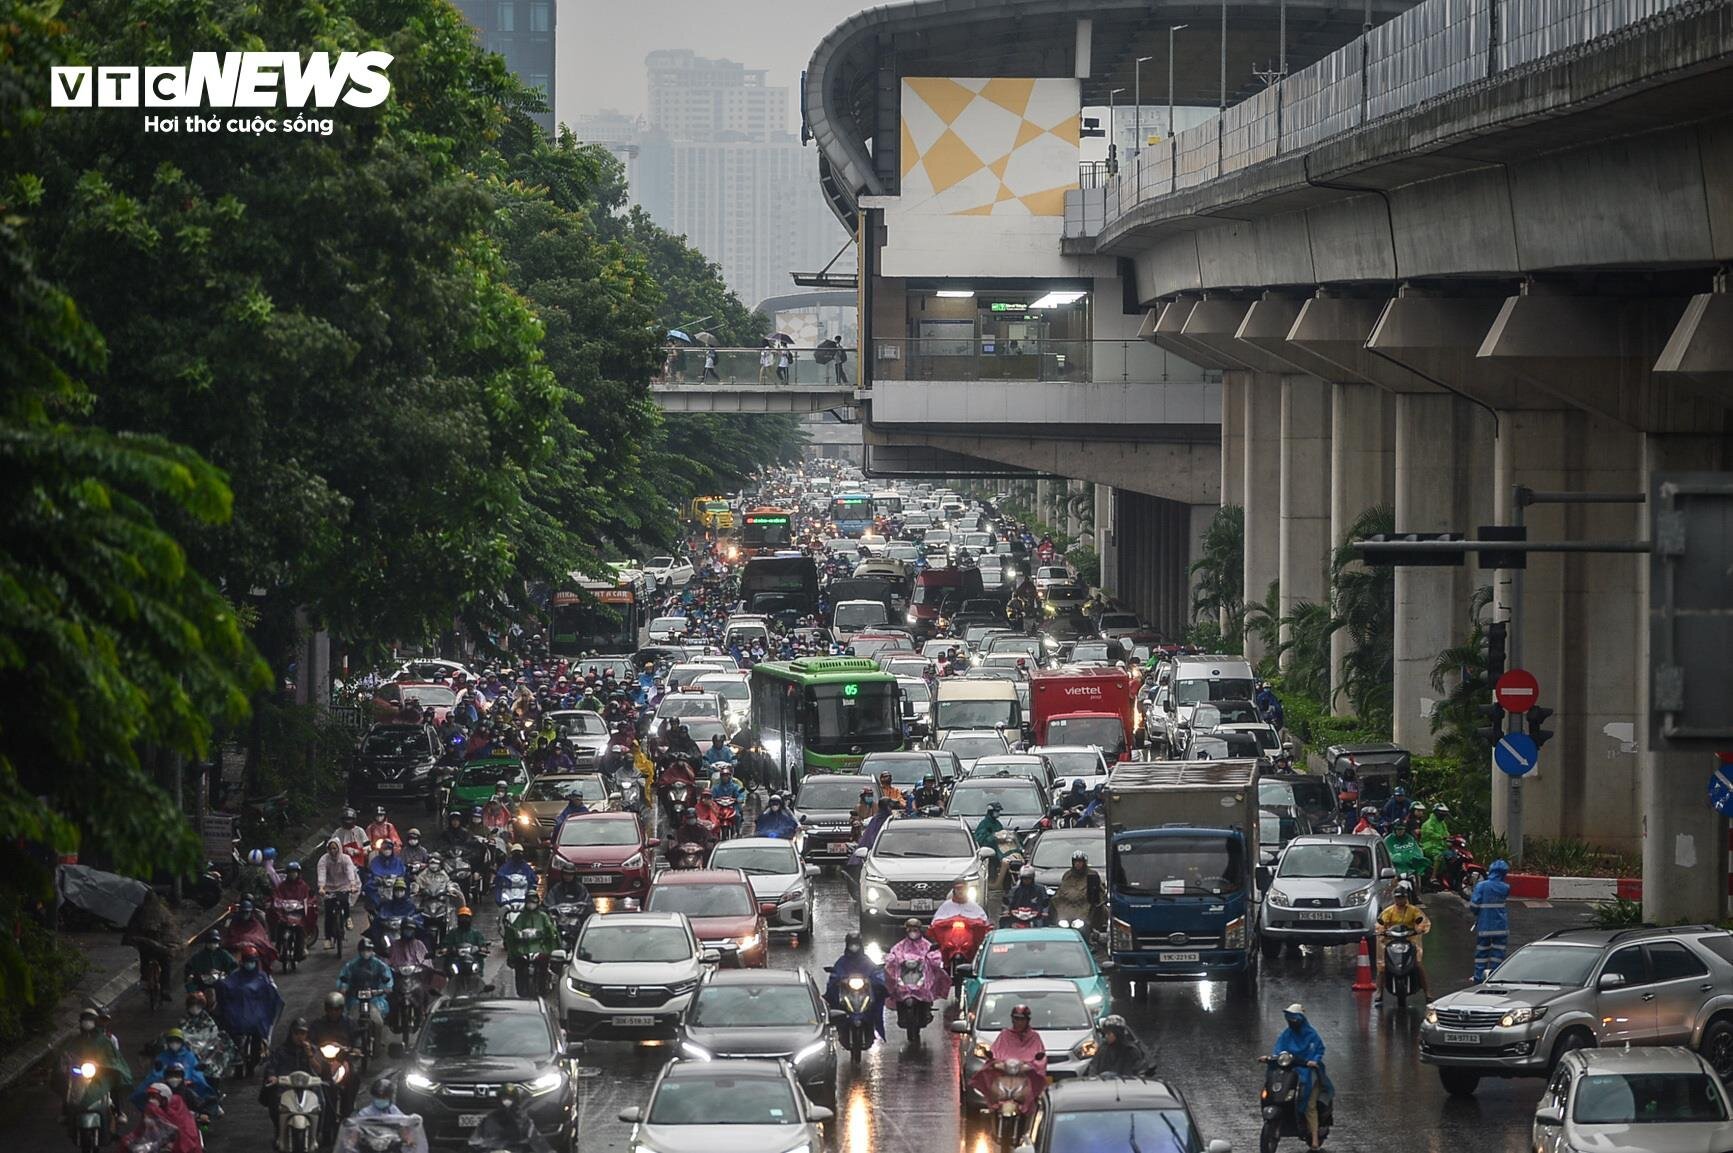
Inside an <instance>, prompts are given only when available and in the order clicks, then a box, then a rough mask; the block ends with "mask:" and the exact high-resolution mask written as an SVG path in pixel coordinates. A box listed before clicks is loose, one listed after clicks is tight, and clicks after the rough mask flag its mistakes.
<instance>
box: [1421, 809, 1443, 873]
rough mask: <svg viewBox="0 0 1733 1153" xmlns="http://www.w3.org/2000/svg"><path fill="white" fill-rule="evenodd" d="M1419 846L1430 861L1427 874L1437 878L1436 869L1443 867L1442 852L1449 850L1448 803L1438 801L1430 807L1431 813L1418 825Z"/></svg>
mask: <svg viewBox="0 0 1733 1153" xmlns="http://www.w3.org/2000/svg"><path fill="white" fill-rule="evenodd" d="M1420 848H1421V850H1422V851H1423V852H1425V854H1426V859H1427V860H1429V861H1431V862H1432V868H1431V870H1430V871H1429V875H1430V876H1431V877H1432V878H1433V879H1437V877H1438V870H1439V869H1441V868H1443V867H1444V854H1446V853H1447V852H1449V851H1450V806H1449V805H1446V804H1444V803H1442V802H1440V803H1439V804H1437V805H1434V806H1433V807H1432V814H1431V815H1430V816H1428V817H1427V818H1426V822H1425V823H1424V824H1422V825H1421V826H1420Z"/></svg>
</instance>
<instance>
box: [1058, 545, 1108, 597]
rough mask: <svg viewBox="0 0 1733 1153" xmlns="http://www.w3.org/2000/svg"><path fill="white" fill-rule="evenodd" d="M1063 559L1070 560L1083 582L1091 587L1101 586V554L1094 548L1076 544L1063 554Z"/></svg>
mask: <svg viewBox="0 0 1733 1153" xmlns="http://www.w3.org/2000/svg"><path fill="white" fill-rule="evenodd" d="M1065 559H1066V560H1068V561H1070V562H1071V564H1072V567H1074V568H1075V569H1076V570H1077V576H1078V577H1079V579H1081V580H1082V581H1083V583H1084V584H1086V585H1088V586H1089V587H1090V588H1092V589H1093V588H1100V587H1101V556H1100V554H1099V553H1097V552H1096V551H1095V550H1094V549H1092V548H1084V547H1083V546H1082V545H1078V546H1076V547H1075V548H1072V549H1071V550H1070V551H1068V552H1067V553H1066V554H1065Z"/></svg>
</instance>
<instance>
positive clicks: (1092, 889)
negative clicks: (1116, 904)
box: [1053, 849, 1104, 925]
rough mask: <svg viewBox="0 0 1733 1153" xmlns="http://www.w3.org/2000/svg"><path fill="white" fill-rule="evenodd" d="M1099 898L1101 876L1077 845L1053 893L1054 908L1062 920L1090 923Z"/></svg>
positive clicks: (1102, 899) (1099, 906)
mask: <svg viewBox="0 0 1733 1153" xmlns="http://www.w3.org/2000/svg"><path fill="white" fill-rule="evenodd" d="M1103 901H1104V896H1103V889H1102V884H1101V877H1100V875H1099V874H1097V873H1096V872H1095V870H1094V869H1091V868H1090V867H1089V854H1088V853H1087V852H1085V851H1084V850H1082V849H1078V850H1077V851H1075V852H1073V853H1072V854H1071V867H1070V868H1069V869H1066V870H1065V875H1064V876H1063V877H1061V878H1060V879H1059V885H1058V888H1057V890H1056V891H1055V892H1054V894H1053V907H1054V912H1055V914H1056V915H1057V916H1058V917H1059V919H1060V920H1062V921H1082V922H1084V923H1085V925H1091V924H1093V922H1094V918H1095V911H1096V910H1097V909H1099V908H1101V906H1102V904H1103Z"/></svg>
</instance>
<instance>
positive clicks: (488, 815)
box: [481, 781, 513, 834]
mask: <svg viewBox="0 0 1733 1153" xmlns="http://www.w3.org/2000/svg"><path fill="white" fill-rule="evenodd" d="M512 816H513V808H512V803H511V786H510V785H508V784H506V782H504V781H495V782H494V783H493V796H491V797H489V798H488V800H487V804H485V805H483V806H482V807H481V824H482V828H484V829H491V830H493V831H494V832H496V833H502V834H503V833H506V832H508V831H509V830H510V829H511V822H512Z"/></svg>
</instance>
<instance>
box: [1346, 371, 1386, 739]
mask: <svg viewBox="0 0 1733 1153" xmlns="http://www.w3.org/2000/svg"><path fill="white" fill-rule="evenodd" d="M1395 418H1396V402H1395V398H1394V397H1393V396H1391V394H1390V393H1388V392H1385V391H1384V390H1383V389H1381V388H1378V387H1376V386H1374V385H1370V384H1358V383H1338V384H1334V385H1332V386H1331V398H1330V548H1331V549H1332V550H1334V549H1336V548H1339V547H1341V545H1342V543H1343V542H1344V541H1345V540H1347V539H1348V529H1349V527H1350V526H1351V525H1353V523H1354V521H1355V520H1356V519H1357V518H1358V517H1359V516H1360V514H1361V513H1363V512H1365V511H1366V510H1367V509H1369V508H1376V507H1378V506H1379V505H1391V504H1394V503H1395V485H1396V453H1395V437H1394V432H1395ZM1355 563H1356V564H1358V563H1359V562H1357V561H1356V562H1355ZM1352 651H1353V638H1351V637H1350V636H1349V635H1348V630H1346V629H1337V630H1336V631H1335V632H1334V633H1332V634H1330V685H1331V688H1332V696H1331V711H1332V712H1334V713H1335V714H1336V715H1337V716H1347V715H1349V714H1351V713H1352V712H1353V711H1354V710H1353V708H1352V706H1351V705H1350V704H1349V702H1348V701H1347V699H1346V698H1345V697H1343V696H1342V695H1341V692H1340V688H1341V685H1342V667H1343V663H1344V662H1345V661H1346V660H1347V659H1348V655H1349V653H1351V652H1352Z"/></svg>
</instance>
